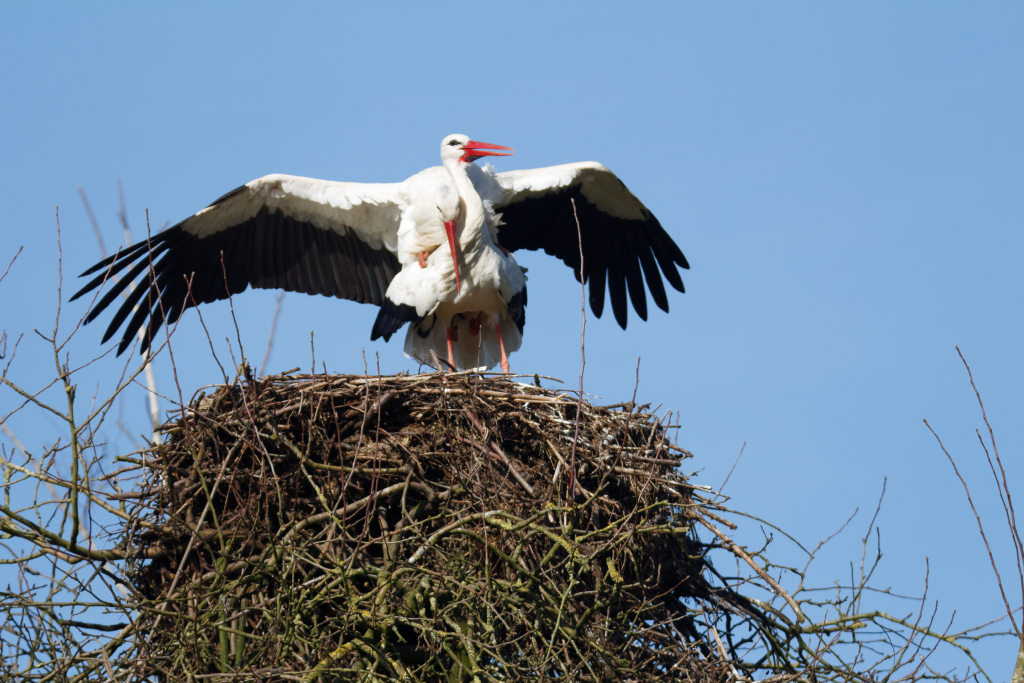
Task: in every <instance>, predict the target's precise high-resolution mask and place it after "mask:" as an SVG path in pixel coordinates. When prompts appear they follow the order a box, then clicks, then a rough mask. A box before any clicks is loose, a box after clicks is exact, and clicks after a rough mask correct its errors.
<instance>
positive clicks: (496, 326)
mask: <svg viewBox="0 0 1024 683" xmlns="http://www.w3.org/2000/svg"><path fill="white" fill-rule="evenodd" d="M494 331H495V332H496V333H497V334H498V347H499V348H500V349H501V371H502V372H504V373H505V374H506V375H507V374H509V373H510V372H511V366H509V364H508V356H507V355H506V354H505V340H504V339H502V338H501V325H500V324H499V323H498V321H497V320H495V321H494Z"/></svg>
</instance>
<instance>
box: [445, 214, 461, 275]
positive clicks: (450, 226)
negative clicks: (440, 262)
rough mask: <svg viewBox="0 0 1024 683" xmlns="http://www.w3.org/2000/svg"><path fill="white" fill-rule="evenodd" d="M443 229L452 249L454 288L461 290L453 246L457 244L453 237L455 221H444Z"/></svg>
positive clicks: (457, 260) (455, 251) (455, 252)
mask: <svg viewBox="0 0 1024 683" xmlns="http://www.w3.org/2000/svg"><path fill="white" fill-rule="evenodd" d="M444 231H445V233H446V234H447V235H448V246H449V247H451V249H452V263H454V264H455V288H456V289H457V290H458V291H460V292H461V291H462V282H461V281H460V280H459V254H458V250H457V249H456V248H455V245H456V244H457V242H456V238H455V221H445V222H444Z"/></svg>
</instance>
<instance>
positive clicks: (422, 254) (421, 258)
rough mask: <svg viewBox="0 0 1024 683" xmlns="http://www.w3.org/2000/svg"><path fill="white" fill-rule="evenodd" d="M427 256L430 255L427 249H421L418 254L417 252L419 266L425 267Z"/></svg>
mask: <svg viewBox="0 0 1024 683" xmlns="http://www.w3.org/2000/svg"><path fill="white" fill-rule="evenodd" d="M429 257H430V252H429V251H421V252H420V253H419V254H417V259H418V260H419V262H420V268H426V267H427V259H428V258H429Z"/></svg>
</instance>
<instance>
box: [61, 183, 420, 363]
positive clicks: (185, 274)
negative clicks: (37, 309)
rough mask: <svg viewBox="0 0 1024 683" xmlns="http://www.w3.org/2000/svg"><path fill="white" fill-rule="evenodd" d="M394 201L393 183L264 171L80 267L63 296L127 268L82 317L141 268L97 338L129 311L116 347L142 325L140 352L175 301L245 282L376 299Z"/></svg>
mask: <svg viewBox="0 0 1024 683" xmlns="http://www.w3.org/2000/svg"><path fill="white" fill-rule="evenodd" d="M402 208H403V202H402V199H401V196H400V193H399V190H398V188H397V186H395V185H387V184H380V185H370V184H361V183H338V182H331V181H327V180H316V179H313V178H300V177H296V176H287V175H269V176H264V177H263V178H259V179H257V180H253V181H252V182H250V183H246V184H245V185H243V186H242V187H239V188H238V189H236V190H233V191H231V192H229V193H228V194H226V195H224V196H223V197H221V198H220V199H218V200H217V201H215V202H214V203H213V204H211V205H210V206H208V207H206V208H205V209H203V210H202V211H200V212H199V213H197V214H195V215H194V216H191V217H190V218H186V219H185V220H183V221H182V222H180V223H178V224H177V225H175V226H173V227H171V228H168V229H167V230H164V231H163V232H161V233H159V234H157V235H154V236H153V237H152V238H150V239H149V240H147V241H145V242H139V243H137V244H135V245H133V246H131V247H129V248H127V249H123V250H121V251H120V252H119V253H117V254H115V255H114V256H111V257H109V258H106V259H104V260H102V261H100V262H99V263H97V264H96V265H95V266H93V267H92V268H90V269H89V270H87V271H85V272H84V273H82V276H86V275H91V274H94V273H98V274H97V275H96V276H95V277H94V278H93V279H92V280H91V281H90V282H89V283H88V284H87V285H86V286H85V287H83V288H82V290H81V291H79V292H78V293H77V294H75V295H74V296H73V297H71V300H72V301H74V300H75V299H77V298H78V297H80V296H82V295H83V294H85V293H87V292H90V291H92V290H94V289H96V288H97V287H99V286H101V285H102V284H103V283H104V282H105V281H106V280H107V279H109V278H110V277H111V276H112V275H114V274H116V273H119V272H121V271H123V270H125V269H126V268H129V267H130V270H129V271H128V272H127V273H125V274H124V276H123V277H122V278H121V279H120V280H119V281H118V282H117V283H116V284H115V285H114V286H113V287H111V288H110V289H109V290H108V291H107V292H106V293H105V294H104V295H103V297H102V298H101V299H100V300H99V301H98V302H96V305H95V306H94V307H93V309H92V311H90V313H89V315H88V316H87V317H86V322H87V323H88V322H90V321H92V320H94V319H95V318H96V317H97V316H98V315H99V314H100V313H101V312H103V310H104V309H106V308H107V307H108V306H109V305H110V304H111V303H112V302H113V301H114V299H116V298H117V296H118V295H119V294H121V292H123V291H124V289H125V288H126V287H127V286H128V285H129V284H130V283H131V282H132V281H134V280H135V279H136V278H138V277H139V276H142V286H138V287H135V288H134V289H133V290H132V291H131V292H130V293H129V295H128V298H127V300H126V301H125V302H124V303H123V304H121V307H120V308H119V309H118V311H117V313H115V314H114V318H113V320H112V321H111V322H110V325H109V327H107V331H106V333H105V334H104V335H103V341H104V342H106V341H107V340H108V339H110V337H112V336H113V335H114V334H115V333H116V332H117V330H118V328H120V326H121V325H122V323H124V321H125V319H127V318H128V317H129V315H131V320H130V321H129V322H128V325H127V326H126V327H125V329H124V333H123V336H122V337H121V343H120V345H119V346H118V349H117V353H118V355H120V354H121V353H123V352H124V350H125V349H126V348H128V346H129V345H130V344H131V342H132V339H133V338H134V336H135V335H136V333H137V332H138V330H139V329H140V328H141V327H142V326H143V325H144V324H145V325H146V334H145V337H144V339H143V342H142V345H141V350H145V349H147V348H148V347H149V345H150V342H151V340H152V339H153V336H154V335H155V334H156V332H157V331H158V330H159V329H160V326H161V325H162V324H163V323H164V321H165V320H166V321H167V322H168V323H169V324H173V323H174V322H175V321H177V319H178V318H179V317H180V316H181V314H182V312H183V311H184V310H185V309H187V308H190V307H192V306H197V305H199V304H202V303H210V302H212V301H217V300H219V299H226V298H228V296H229V294H238V293H240V292H242V291H244V290H245V289H246V288H247V287H249V286H250V285H251V286H252V287H257V288H260V289H285V290H288V291H290V292H305V293H307V294H322V295H324V296H335V297H338V298H341V299H351V300H353V301H358V302H360V303H372V304H379V303H380V302H381V301H382V300H383V299H384V293H385V292H386V291H387V288H388V284H389V283H390V282H391V279H392V278H393V277H394V276H395V273H397V272H398V271H399V270H400V269H401V266H400V265H399V263H398V259H397V258H396V257H395V254H394V252H395V249H396V246H395V245H396V239H397V234H398V226H399V223H400V220H401V212H402ZM147 284H148V286H146V285H147ZM147 318H148V323H147Z"/></svg>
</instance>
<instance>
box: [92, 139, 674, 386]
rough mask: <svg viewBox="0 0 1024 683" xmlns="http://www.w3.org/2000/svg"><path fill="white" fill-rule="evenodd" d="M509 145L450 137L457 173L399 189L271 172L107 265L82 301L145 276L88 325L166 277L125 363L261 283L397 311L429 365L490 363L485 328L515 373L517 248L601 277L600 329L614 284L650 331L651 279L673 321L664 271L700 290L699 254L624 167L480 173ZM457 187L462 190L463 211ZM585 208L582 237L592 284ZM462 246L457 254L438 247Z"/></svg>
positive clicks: (409, 347)
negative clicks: (637, 192)
mask: <svg viewBox="0 0 1024 683" xmlns="http://www.w3.org/2000/svg"><path fill="white" fill-rule="evenodd" d="M497 149H509V148H506V147H499V146H497V145H488V144H486V143H479V142H474V141H472V140H469V138H467V137H466V136H461V135H455V136H448V137H447V138H445V140H444V141H443V143H442V161H443V162H444V164H445V165H444V166H442V167H433V168H428V169H426V170H424V171H421V172H420V173H417V174H416V175H414V176H412V177H411V178H408V179H407V180H405V181H403V182H400V183H392V184H365V183H343V182H334V181H327V180H317V179H312V178H302V177H297V176H287V175H277V174H275V175H269V176H264V177H262V178H259V179H257V180H253V181H252V182H249V183H246V184H245V185H243V186H242V187H239V188H237V189H235V190H233V191H232V192H229V193H228V194H226V195H224V196H223V197H221V198H220V199H218V200H217V201H215V202H214V203H212V204H211V205H210V206H208V207H206V208H205V209H203V210H201V211H199V212H198V213H196V214H195V215H193V216H191V217H189V218H187V219H185V220H183V221H181V222H180V223H178V224H177V225H174V226H173V227H171V228H168V229H167V230H165V231H163V232H161V233H159V234H157V235H155V236H154V237H152V238H150V239H149V240H147V241H145V242H139V243H137V244H135V245H133V246H131V247H129V248H127V249H123V250H121V251H120V252H119V253H117V254H115V255H114V256H111V257H109V258H106V259H104V260H103V261H100V262H99V263H97V264H96V265H95V266H93V267H92V268H90V269H89V270H87V271H86V272H85V273H83V274H82V275H83V276H86V275H91V274H96V276H95V277H94V278H93V279H92V280H91V281H90V282H89V283H88V284H86V285H85V287H83V288H82V289H81V290H80V291H79V292H78V293H76V294H75V295H74V296H73V297H72V300H74V299H77V298H78V297H80V296H82V295H83V294H85V293H87V292H90V291H92V290H94V289H96V288H97V287H100V286H101V285H102V284H103V283H104V282H105V281H106V280H107V279H108V278H109V277H110V276H111V275H112V274H114V273H117V272H120V271H122V270H124V269H126V268H128V267H129V266H130V267H131V269H130V270H129V271H128V272H127V273H126V276H125V277H123V278H122V279H120V280H119V281H118V282H117V283H116V284H115V285H114V286H113V287H112V288H111V289H110V290H108V291H107V292H106V293H105V294H104V295H103V297H102V298H100V299H99V300H98V301H97V302H96V304H95V306H94V307H93V310H92V311H90V312H89V314H88V316H87V317H86V322H87V323H88V322H91V321H92V320H94V319H95V318H96V317H97V316H98V315H99V314H100V313H101V312H102V311H103V310H104V309H105V308H106V307H107V306H109V305H110V303H111V302H112V301H113V300H114V299H115V298H116V297H117V296H118V295H119V294H120V293H121V292H122V291H123V290H124V289H125V287H127V285H128V283H129V282H131V281H132V280H134V279H135V278H137V277H139V276H140V275H143V274H144V273H145V272H146V271H147V270H150V268H151V270H150V272H149V275H148V277H147V280H148V286H140V287H136V288H135V289H134V290H133V291H132V292H131V293H130V294H129V295H128V298H127V300H126V301H125V302H124V303H123V304H122V305H121V307H120V308H119V309H118V311H117V312H116V313H115V315H114V317H113V320H111V322H110V325H109V326H108V327H107V330H106V332H105V334H104V336H103V342H106V341H107V340H108V339H110V337H112V336H113V335H114V334H115V333H116V332H117V331H118V329H119V328H120V327H121V325H122V324H124V322H125V320H126V319H128V317H129V315H130V314H131V320H129V322H128V325H127V327H126V328H125V330H124V332H123V335H122V338H121V342H120V344H119V345H118V350H117V353H118V355H120V354H121V353H123V352H124V351H125V349H127V348H128V346H129V345H131V343H132V339H133V338H134V337H135V334H136V331H137V330H139V329H140V328H142V326H143V325H145V330H144V332H145V334H144V335H143V340H142V344H141V349H140V351H141V350H145V349H146V348H148V347H149V345H150V343H151V341H152V339H153V337H154V335H155V334H156V332H157V331H158V330H159V329H160V327H161V326H162V325H163V324H164V322H165V321H166V322H168V323H171V324H172V323H174V322H175V321H177V319H178V318H179V317H180V316H181V314H182V312H184V310H185V309H187V308H189V307H192V306H196V305H199V304H201V303H209V302H212V301H216V300H220V299H226V298H227V297H228V296H229V295H233V294H238V293H240V292H242V291H244V290H245V289H246V288H247V287H248V286H250V285H251V286H253V287H256V288H261V289H277V288H280V289H285V290H287V291H295V292H305V293H308V294H321V295H324V296H335V297H338V298H343V299H351V300H353V301H358V302H360V303H372V304H376V305H378V306H381V311H380V314H379V315H378V319H377V321H376V322H375V323H374V328H373V331H372V337H373V338H376V337H378V336H383V337H384V338H385V340H387V339H389V338H390V336H391V335H392V334H393V333H394V332H395V331H397V330H398V329H399V328H400V327H401V325H403V324H404V323H405V322H413V323H414V325H412V326H410V330H409V332H408V333H407V339H406V352H407V353H409V354H410V355H417V356H419V357H420V358H422V359H424V360H426V354H425V353H424V352H429V350H430V349H434V350H435V351H438V352H440V353H438V355H439V356H440V355H442V354H443V353H444V351H448V354H447V355H448V356H449V358H450V359H451V358H452V351H453V348H452V342H456V344H457V345H456V346H455V348H454V350H456V351H457V353H456V354H455V355H456V356H457V357H458V358H457V359H456V360H458V361H459V365H461V366H462V367H468V366H470V365H472V364H474V361H473V360H472V359H475V358H476V354H477V341H476V339H475V331H477V330H483V331H484V334H482V335H481V340H482V346H483V351H484V353H483V354H482V360H483V362H484V363H485V364H486V365H487V366H488V367H490V366H492V365H496V364H497V363H498V362H499V361H501V362H502V365H503V367H507V360H506V358H505V357H506V354H507V353H511V352H512V351H514V350H516V349H518V347H519V343H520V340H521V333H522V326H523V322H524V308H525V305H526V289H525V284H524V281H525V277H524V276H523V275H522V272H523V271H522V269H520V268H519V266H518V265H516V262H515V260H514V258H512V257H509V256H506V252H508V251H512V252H514V251H517V250H519V249H529V250H535V249H544V251H546V252H547V253H549V254H552V255H554V256H557V257H558V258H560V259H561V260H562V261H563V262H564V263H565V264H566V265H568V266H569V267H571V268H572V269H573V270H574V272H575V275H576V278H577V280H580V279H581V278H583V279H584V281H589V284H590V297H589V298H590V306H591V309H592V310H593V312H594V314H595V315H596V316H597V317H600V316H601V313H602V312H603V309H604V298H605V282H606V281H607V283H608V292H609V296H610V298H611V305H612V310H613V312H614V314H615V318H616V320H617V321H618V323H619V325H620V326H621V327H623V328H625V327H626V321H627V313H626V301H627V295H626V292H627V290H628V292H629V298H630V299H632V301H633V307H634V309H635V310H636V312H637V314H638V315H639V316H640V318H641V319H644V320H646V319H647V299H646V294H645V289H644V279H645V276H646V281H647V286H648V287H649V288H650V291H651V296H652V297H653V298H654V301H655V303H656V304H657V305H658V307H659V308H661V309H662V310H664V311H668V298H667V296H666V293H665V288H664V285H663V283H662V279H661V275H660V274H659V266H660V270H661V273H664V275H665V278H666V279H667V280H668V282H669V284H671V285H672V286H673V287H674V288H675V289H676V290H678V291H680V292H682V291H685V290H684V288H683V282H682V279H681V278H680V277H679V272H678V270H677V266H678V267H682V268H689V265H688V264H687V262H686V258H685V257H684V256H683V254H682V252H681V251H680V250H679V247H678V246H676V244H675V242H673V241H672V239H671V238H670V237H669V236H668V234H667V233H666V232H665V231H664V229H663V228H662V227H661V224H660V223H659V222H658V220H657V219H656V218H655V217H654V216H653V215H652V214H651V213H650V211H648V210H647V208H646V207H645V206H644V205H643V204H642V203H641V202H640V201H639V200H638V199H637V198H636V197H635V196H634V195H633V194H632V193H631V192H630V191H629V190H628V189H627V188H626V186H625V185H624V184H623V183H622V182H621V181H620V180H619V179H618V178H617V177H616V176H615V175H614V174H613V173H612V172H611V171H609V170H608V169H607V168H605V167H604V166H602V165H600V164H598V163H595V162H581V163H575V164H565V165H562V166H552V167H548V168H539V169H532V170H524V171H512V172H507V173H495V172H494V171H493V170H492V169H491V168H490V167H485V168H483V169H481V168H480V167H478V166H476V165H475V164H474V163H472V162H473V161H475V160H476V159H479V158H481V157H484V156H504V155H503V154H501V153H499V152H495V151H490V150H497ZM453 186H454V187H453ZM444 188H449V190H445V189H444ZM451 190H454V192H456V193H457V196H458V200H459V205H458V211H455V207H454V201H452V199H453V198H452V197H451ZM446 195H447V198H446ZM570 199H574V200H575V204H576V210H577V213H578V215H579V221H580V225H581V228H582V250H583V256H584V272H583V273H582V274H581V273H580V256H579V254H580V244H579V241H578V238H577V230H576V222H575V219H574V216H573V207H572V205H571V204H570ZM499 212H500V213H499ZM453 220H454V223H453ZM446 224H447V225H446ZM499 238H500V243H501V246H498V240H499ZM446 241H447V242H448V243H449V249H438V247H440V246H441V245H442V244H443V243H444V242H446ZM499 256H500V257H501V258H500V259H499ZM641 269H642V272H643V274H641ZM399 273H401V275H400V276H399ZM396 276H399V277H398V278H396ZM452 276H454V279H455V292H454V294H452V292H451V291H450V289H451V287H450V285H451V280H452ZM417 277H419V282H420V283H421V284H422V283H424V282H430V283H432V285H431V286H433V287H434V289H435V290H436V293H435V295H434V299H433V300H432V301H431V300H430V297H429V296H420V297H419V298H417V297H416V296H415V294H416V292H415V291H413V290H414V289H415V283H416V281H417ZM393 281H395V282H393ZM392 285H394V286H393V287H392ZM410 285H411V288H410ZM464 287H465V288H466V292H465V294H464V293H463V288H464ZM403 290H404V293H403ZM421 291H425V289H424V290H421ZM392 297H393V298H392ZM460 297H461V298H460ZM488 297H489V298H488ZM427 304H429V305H427ZM431 306H433V309H432V310H430V309H431ZM410 309H413V310H410ZM133 311H134V314H133ZM474 314H475V315H474ZM484 317H486V318H487V322H489V323H491V324H495V323H496V325H495V327H494V334H493V335H492V334H491V332H490V329H491V325H490V324H488V325H484V326H483V327H481V325H483V323H484V320H483V318H484ZM147 319H148V321H147ZM437 321H440V322H441V323H442V324H440V325H435V322H437ZM462 321H466V322H467V323H468V327H469V330H470V332H471V334H470V335H468V337H467V335H462V336H459V335H458V325H459V324H460V323H461V322H462ZM502 321H505V324H502ZM509 322H512V323H515V324H507V323H509ZM442 331H443V332H444V335H445V339H444V345H442V339H441V336H440V335H441V333H442ZM453 333H454V334H453ZM445 346H447V347H448V348H447V349H445Z"/></svg>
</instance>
